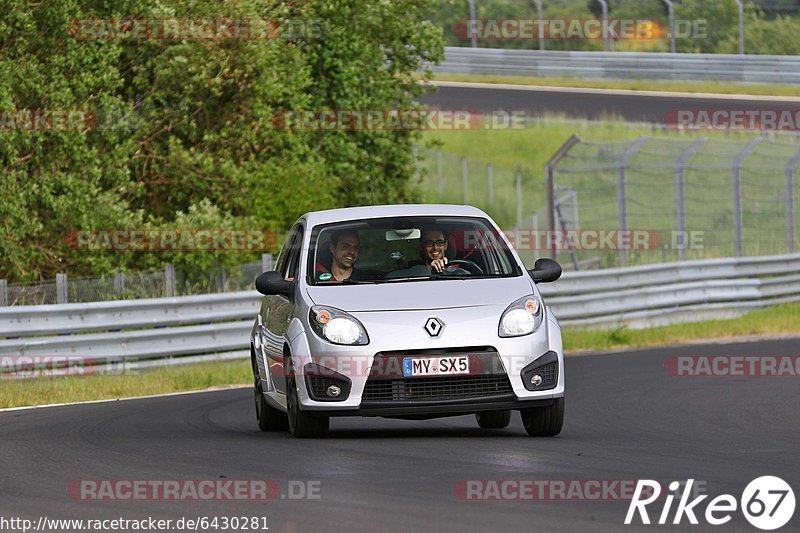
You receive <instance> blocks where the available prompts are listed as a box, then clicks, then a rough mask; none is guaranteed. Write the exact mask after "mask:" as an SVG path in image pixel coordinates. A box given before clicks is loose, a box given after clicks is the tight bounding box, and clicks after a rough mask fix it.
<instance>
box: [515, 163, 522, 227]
mask: <svg viewBox="0 0 800 533" xmlns="http://www.w3.org/2000/svg"><path fill="white" fill-rule="evenodd" d="M515 181H516V189H517V228H521V227H522V165H520V164H519V163H517V174H516V180H515Z"/></svg>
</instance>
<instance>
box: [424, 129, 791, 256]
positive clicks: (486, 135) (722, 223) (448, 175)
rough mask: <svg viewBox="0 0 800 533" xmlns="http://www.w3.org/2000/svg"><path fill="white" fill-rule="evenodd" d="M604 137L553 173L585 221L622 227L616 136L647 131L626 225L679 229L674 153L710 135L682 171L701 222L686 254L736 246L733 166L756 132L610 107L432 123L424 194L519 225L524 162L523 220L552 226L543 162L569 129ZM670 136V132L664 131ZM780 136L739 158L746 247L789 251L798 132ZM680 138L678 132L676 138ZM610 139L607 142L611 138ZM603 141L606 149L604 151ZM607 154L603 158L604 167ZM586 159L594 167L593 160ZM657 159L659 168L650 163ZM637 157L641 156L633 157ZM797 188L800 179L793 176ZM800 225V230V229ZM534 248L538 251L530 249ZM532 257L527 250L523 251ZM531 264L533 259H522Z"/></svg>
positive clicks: (691, 223)
mask: <svg viewBox="0 0 800 533" xmlns="http://www.w3.org/2000/svg"><path fill="white" fill-rule="evenodd" d="M573 133H575V134H577V135H578V136H579V137H580V138H581V139H583V140H587V141H596V142H600V143H602V144H604V145H606V146H598V145H596V144H595V145H590V144H583V143H581V144H579V145H577V146H576V147H574V148H573V150H572V151H571V152H570V159H569V161H570V162H576V161H578V162H581V161H583V162H585V163H586V164H587V166H586V168H584V169H581V170H579V171H574V172H570V173H561V174H558V175H557V176H556V183H557V184H558V185H561V186H566V187H570V188H573V189H575V190H577V192H578V206H579V219H580V227H582V228H587V229H603V228H606V229H609V228H616V227H617V223H618V222H617V200H616V181H617V177H616V169H615V168H614V167H613V162H614V161H615V159H616V157H618V155H619V152H621V149H622V148H621V147H620V146H621V145H619V144H618V145H617V146H616V147H615V146H613V142H614V141H627V142H630V141H633V140H634V139H636V138H637V137H639V136H649V137H652V138H653V139H652V140H649V141H647V142H646V143H645V144H644V145H643V146H642V148H641V150H640V152H639V153H637V154H636V155H635V156H634V157H633V158H632V159H631V164H632V168H631V169H629V171H628V173H627V192H628V204H627V205H628V227H629V228H632V229H648V230H659V231H662V232H667V233H665V234H664V235H665V236H666V237H667V238H669V237H670V236H671V234H670V233H669V232H670V231H672V230H676V229H677V227H676V225H677V222H676V215H675V210H676V199H675V196H676V193H675V173H674V166H673V165H674V163H675V161H676V160H677V158H678V157H679V155H680V154H681V152H682V151H683V150H684V149H685V148H686V147H688V145H689V143H691V142H692V141H693V140H694V139H696V138H698V137H701V136H704V137H707V138H708V139H709V141H708V142H707V143H706V144H705V145H704V146H703V147H702V148H701V150H700V151H699V152H698V153H697V154H696V155H695V156H694V157H693V158H692V159H691V160H690V163H689V166H688V167H687V169H686V172H685V179H686V198H687V205H686V207H687V226H688V229H689V230H692V231H702V232H703V237H704V242H703V246H702V248H700V249H697V250H688V253H687V259H702V258H709V257H729V256H732V255H734V248H733V221H732V206H731V197H732V195H731V191H732V189H731V179H732V178H731V167H732V164H733V160H734V158H735V156H736V154H737V153H738V152H739V151H740V150H742V149H743V148H744V146H745V145H746V144H747V143H748V142H749V141H750V140H751V139H753V138H754V137H755V136H756V134H755V133H754V132H747V131H740V132H720V131H711V132H706V131H704V132H679V131H672V130H665V129H663V128H660V127H658V126H656V125H648V124H629V123H625V122H624V121H622V120H620V119H616V118H613V117H609V118H608V120H603V121H587V120H567V119H565V118H563V117H559V116H552V115H550V116H544V117H541V118H539V119H536V120H535V121H531V122H529V123H528V124H527V126H526V127H525V128H524V129H515V130H489V129H476V130H460V131H458V130H454V131H428V132H426V133H425V137H424V141H425V142H426V145H428V146H431V147H433V148H431V149H428V150H423V151H421V152H420V153H421V155H422V156H423V160H422V164H421V170H422V174H421V175H422V178H421V185H422V190H423V191H425V197H424V198H425V201H427V202H438V201H441V202H444V203H468V204H471V205H475V206H477V207H479V208H481V209H484V210H485V211H487V212H488V213H489V214H490V215H491V216H492V217H493V218H494V219H495V220H497V222H498V223H499V224H500V226H501V227H503V228H511V227H514V226H516V222H517V216H516V191H515V178H514V174H515V170H516V168H517V167H518V166H519V167H520V168H521V169H522V202H523V225H522V227H523V228H529V227H532V226H533V224H534V222H533V217H532V215H533V214H535V213H538V215H539V218H538V222H537V227H538V228H539V229H543V228H544V227H546V218H545V216H546V211H545V205H546V197H545V186H544V183H545V177H544V176H545V171H544V167H545V163H546V162H547V161H548V160H549V159H550V158H551V157H552V156H553V154H554V153H555V152H556V151H557V150H558V149H559V148H560V147H561V146H562V145H563V143H564V142H565V141H566V140H567V139H568V138H569V137H570V135H572V134H573ZM661 139H666V140H661ZM768 139H770V140H774V141H778V142H763V143H761V144H760V145H759V146H758V147H757V148H756V150H755V151H754V152H753V153H752V154H751V155H750V156H749V157H748V158H747V159H746V160H745V162H744V166H743V167H742V209H743V221H744V224H743V225H744V244H745V249H744V254H745V255H769V254H778V253H786V244H785V214H784V206H785V202H784V199H783V190H784V165H785V163H786V161H788V159H789V157H790V156H791V155H792V154H793V153H794V152H795V150H796V149H797V148H796V141H790V138H789V137H787V136H784V135H781V134H776V135H774V136H768ZM676 141H680V142H676ZM609 143H610V144H609ZM435 148H438V149H440V150H441V151H442V154H443V156H442V157H443V188H442V189H443V194H442V195H441V197H440V196H439V194H438V181H437V176H436V174H437V170H436V159H435V152H434V149H435ZM604 150H606V152H607V153H605V155H604V153H603V151H604ZM462 157H465V158H467V161H468V187H467V189H468V193H467V198H466V201H465V199H464V195H463V186H462V171H461V168H462V166H461V158H462ZM489 163H491V164H492V165H493V167H494V203H493V204H490V202H489V193H488V190H489V187H488V177H487V169H486V165H487V164H489ZM600 163H603V164H605V165H606V168H604V169H599V168H598V166H597V165H599V164H600ZM589 164H591V165H595V168H589ZM653 164H655V165H657V166H658V168H655V167H653V166H651V165H653ZM637 165H638V166H637ZM795 190H796V191H797V192H795V196H798V195H800V179H796V180H795ZM795 211H796V212H795V220H800V203H798V202H795ZM798 235H800V232H798ZM578 255H579V258H580V259H594V258H597V257H599V258H600V260H601V264H602V265H604V266H606V267H608V266H616V265H617V263H616V261H617V259H618V257H616V254H615V253H614V252H613V251H611V252H605V251H601V252H598V251H586V252H579V254H578ZM630 255H631V257H630V260H629V264H645V263H656V262H664V261H676V260H678V256H677V251H676V250H675V249H667V250H665V249H663V247H659V248H658V249H653V250H648V251H645V252H636V253H631V254H630ZM531 258H532V257H531ZM531 258H529V257H526V258H524V259H525V261H528V260H530V259H531ZM526 264H527V263H526Z"/></svg>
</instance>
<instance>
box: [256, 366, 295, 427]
mask: <svg viewBox="0 0 800 533" xmlns="http://www.w3.org/2000/svg"><path fill="white" fill-rule="evenodd" d="M253 373H254V375H253V378H254V385H253V393H254V395H255V403H256V421H257V422H258V429H260V430H261V431H286V430H287V429H289V417H288V416H286V413H284V412H282V411H280V410H278V409H275V408H274V407H272V406H271V405H270V404H269V402H267V399H266V398H264V389H263V388H262V387H261V377H260V376H259V372H258V365H255V367H254V368H253Z"/></svg>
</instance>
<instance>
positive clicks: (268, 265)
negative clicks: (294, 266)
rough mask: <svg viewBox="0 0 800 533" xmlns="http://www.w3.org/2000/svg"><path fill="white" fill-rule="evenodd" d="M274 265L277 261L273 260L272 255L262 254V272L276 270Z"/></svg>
mask: <svg viewBox="0 0 800 533" xmlns="http://www.w3.org/2000/svg"><path fill="white" fill-rule="evenodd" d="M274 264H275V260H274V259H273V258H272V254H261V272H269V271H270V270H274V269H275V267H274V266H273V265H274Z"/></svg>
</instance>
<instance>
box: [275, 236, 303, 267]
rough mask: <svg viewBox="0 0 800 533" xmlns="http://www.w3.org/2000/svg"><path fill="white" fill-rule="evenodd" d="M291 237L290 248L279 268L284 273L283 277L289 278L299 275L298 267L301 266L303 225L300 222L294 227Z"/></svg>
mask: <svg viewBox="0 0 800 533" xmlns="http://www.w3.org/2000/svg"><path fill="white" fill-rule="evenodd" d="M290 239H291V240H289V241H287V243H288V249H287V250H286V255H285V260H284V263H283V264H282V265H280V270H279V272H280V273H281V274H283V278H284V279H288V280H291V279H294V278H296V277H297V271H298V267H299V266H300V255H301V253H300V252H302V250H303V227H302V226H301V225H300V224H298V225H296V226H295V227H294V228H292V235H291V237H290ZM281 255H283V253H282V254H281Z"/></svg>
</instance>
